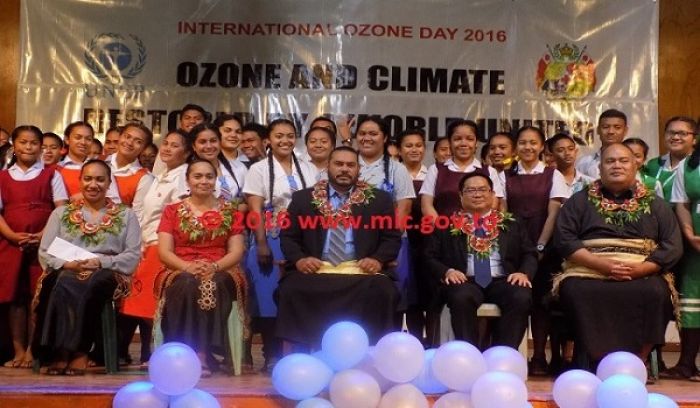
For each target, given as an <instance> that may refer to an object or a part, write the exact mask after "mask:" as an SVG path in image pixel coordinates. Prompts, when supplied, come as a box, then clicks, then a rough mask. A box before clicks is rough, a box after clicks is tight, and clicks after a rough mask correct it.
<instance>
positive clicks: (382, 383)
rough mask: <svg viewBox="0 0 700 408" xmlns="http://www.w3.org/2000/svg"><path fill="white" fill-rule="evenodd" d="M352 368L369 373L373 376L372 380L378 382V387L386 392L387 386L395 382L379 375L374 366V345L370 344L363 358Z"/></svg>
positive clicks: (389, 386) (391, 385)
mask: <svg viewBox="0 0 700 408" xmlns="http://www.w3.org/2000/svg"><path fill="white" fill-rule="evenodd" d="M354 368H355V369H356V370H361V371H364V372H366V373H367V374H369V375H371V376H372V378H374V380H375V381H377V384H379V388H380V389H381V390H382V392H386V391H387V390H388V389H389V388H391V387H393V386H394V385H396V383H395V382H393V381H389V380H387V379H386V378H384V376H383V375H381V374H380V373H379V371H377V367H375V366H374V346H371V347H370V348H369V351H368V352H367V355H366V356H365V359H364V360H362V361H361V362H360V364H358V365H357V366H355V367H354Z"/></svg>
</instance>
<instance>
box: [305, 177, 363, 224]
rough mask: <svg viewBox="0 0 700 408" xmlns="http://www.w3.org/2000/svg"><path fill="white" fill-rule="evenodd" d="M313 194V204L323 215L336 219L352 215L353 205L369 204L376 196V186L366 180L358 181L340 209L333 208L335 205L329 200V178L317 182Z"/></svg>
mask: <svg viewBox="0 0 700 408" xmlns="http://www.w3.org/2000/svg"><path fill="white" fill-rule="evenodd" d="M311 196H312V197H313V200H312V201H311V204H313V206H314V208H316V209H317V210H318V211H320V212H321V214H322V215H324V216H326V217H330V218H334V219H335V218H346V217H349V216H351V215H352V206H353V205H360V204H368V203H369V202H370V201H371V200H372V199H373V198H374V186H373V185H371V184H369V183H367V182H365V181H358V182H357V184H355V188H354V189H353V190H352V192H351V193H350V198H349V199H348V200H345V203H344V204H343V205H342V207H340V208H339V209H338V210H333V205H332V204H331V202H330V200H328V180H321V181H319V182H318V183H316V185H315V186H314V191H313V192H311Z"/></svg>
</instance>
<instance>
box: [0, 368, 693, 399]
mask: <svg viewBox="0 0 700 408" xmlns="http://www.w3.org/2000/svg"><path fill="white" fill-rule="evenodd" d="M144 379H145V380H147V375H146V374H145V373H143V372H139V371H137V370H129V371H123V372H121V373H120V374H117V375H104V374H101V373H100V372H99V369H95V370H94V372H91V373H88V375H86V376H85V377H82V378H81V377H78V378H75V377H50V376H46V375H36V374H33V373H32V372H31V371H30V370H19V369H9V368H0V407H2V408H20V407H21V408H27V407H32V408H34V407H51V408H75V407H90V408H93V407H95V408H109V407H111V406H112V405H111V404H112V398H113V396H114V393H116V392H117V390H118V389H119V388H120V387H122V386H123V385H124V384H127V383H129V382H132V381H138V380H144ZM527 386H528V390H529V391H530V401H531V402H532V403H533V406H534V407H535V408H545V407H547V408H549V407H552V408H555V407H556V404H555V403H554V402H552V401H551V398H552V396H551V390H552V379H532V380H530V381H528V383H527ZM198 388H201V389H203V390H206V391H208V392H210V393H212V394H214V395H215V396H216V397H217V399H218V400H219V402H220V403H221V405H222V407H225V408H232V407H236V408H246V407H255V408H273V407H274V408H279V407H294V406H295V404H294V403H293V402H292V401H288V400H285V399H284V398H282V397H279V396H277V395H276V394H275V392H274V390H273V389H272V386H271V384H270V378H269V377H268V376H265V375H260V374H255V375H243V376H239V377H229V376H226V375H223V374H221V375H219V374H215V375H214V376H213V377H211V378H208V379H203V380H202V381H201V382H200V383H199V385H198ZM648 389H649V390H650V392H659V393H663V394H666V395H669V396H671V397H672V398H674V399H675V400H676V401H677V402H679V403H680V404H681V406H682V407H696V408H700V384H698V383H691V382H688V381H671V380H661V381H659V382H657V384H655V385H650V386H648Z"/></svg>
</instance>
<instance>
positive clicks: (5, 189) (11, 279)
mask: <svg viewBox="0 0 700 408" xmlns="http://www.w3.org/2000/svg"><path fill="white" fill-rule="evenodd" d="M54 171H55V170H54V168H45V169H44V170H42V171H41V173H40V174H39V176H38V177H36V178H35V179H33V180H27V181H17V180H14V179H13V178H12V177H11V176H10V173H9V172H8V171H7V170H3V171H0V195H2V202H3V209H2V216H3V218H5V222H7V225H8V226H9V227H10V228H11V229H12V230H13V231H15V232H28V233H32V234H35V233H37V232H41V230H43V229H44V226H45V225H46V221H47V220H48V219H49V215H51V211H53V209H54V203H53V202H54V199H53V189H52V188H51V180H52V178H53V175H54ZM0 259H1V260H2V268H1V269H0V303H6V302H12V301H15V300H17V299H18V296H20V295H22V294H24V295H29V296H31V295H32V294H33V293H34V289H35V287H36V282H37V280H38V279H39V276H41V266H39V259H38V256H37V248H36V246H34V247H30V248H26V249H24V250H22V249H20V247H19V246H17V245H16V244H14V243H12V242H10V241H8V240H7V239H5V238H4V237H1V236H0ZM24 282H28V283H29V285H28V286H27V285H23V284H22V283H24ZM22 286H24V287H22Z"/></svg>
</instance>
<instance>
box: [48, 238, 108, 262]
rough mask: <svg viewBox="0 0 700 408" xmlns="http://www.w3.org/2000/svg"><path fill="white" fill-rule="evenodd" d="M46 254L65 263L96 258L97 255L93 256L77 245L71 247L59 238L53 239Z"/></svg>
mask: <svg viewBox="0 0 700 408" xmlns="http://www.w3.org/2000/svg"><path fill="white" fill-rule="evenodd" d="M46 252H47V253H48V254H49V255H52V256H55V257H56V258H59V259H63V260H64V261H67V262H71V261H82V260H85V259H92V258H97V255H95V254H93V253H92V252H90V251H86V250H85V249H83V248H81V247H79V246H77V245H73V244H71V243H70V242H68V241H66V240H65V239H61V238H59V237H56V238H54V240H53V242H52V243H51V245H49V248H48V249H47V250H46Z"/></svg>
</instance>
